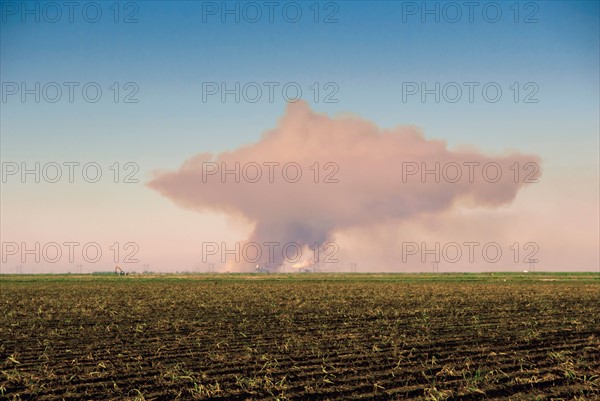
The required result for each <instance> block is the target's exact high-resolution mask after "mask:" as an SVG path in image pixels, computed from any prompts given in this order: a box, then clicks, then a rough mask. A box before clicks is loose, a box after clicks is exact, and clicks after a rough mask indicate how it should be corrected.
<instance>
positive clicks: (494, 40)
mask: <svg viewBox="0 0 600 401" xmlns="http://www.w3.org/2000/svg"><path fill="white" fill-rule="evenodd" d="M49 3H52V2H36V1H30V2H25V3H23V2H11V1H4V0H2V1H0V4H1V6H2V8H1V9H0V10H1V11H2V23H1V25H0V59H1V65H0V75H1V81H2V83H3V85H4V84H5V83H7V82H16V83H19V84H20V83H22V82H25V83H26V84H27V85H28V86H32V85H33V84H34V83H35V82H40V83H41V85H44V84H45V83H48V82H58V83H63V82H73V81H74V82H80V83H81V84H82V85H83V84H84V83H86V82H96V83H98V84H99V85H100V87H101V88H102V89H103V95H102V99H101V100H100V101H99V102H98V103H88V102H85V101H82V98H81V93H80V92H78V91H76V92H75V95H76V99H75V101H74V102H73V103H69V102H68V101H65V100H64V99H65V98H66V95H65V94H63V98H61V100H60V101H59V102H57V103H48V102H44V101H42V102H40V103H35V102H33V101H32V100H31V99H32V97H28V101H27V102H25V103H22V102H20V101H19V97H18V95H16V96H14V95H13V96H11V97H9V98H8V100H7V101H6V102H2V103H1V104H0V105H1V109H2V110H1V112H0V117H1V121H0V128H1V134H2V135H1V148H2V149H1V156H2V160H3V161H28V160H30V161H42V162H43V161H52V160H56V161H64V160H82V161H86V160H98V161H106V162H107V163H110V162H112V161H115V160H118V161H121V162H124V161H134V162H136V163H138V164H139V165H140V167H141V173H140V174H141V175H140V177H141V178H144V177H147V176H149V174H150V172H151V171H153V170H155V169H173V168H177V167H178V166H179V165H180V164H181V163H182V162H183V161H184V160H185V159H187V158H189V157H191V156H193V155H195V154H197V153H200V152H221V151H225V150H232V149H236V148H238V147H240V146H243V145H245V144H248V143H252V142H255V141H257V140H258V139H259V138H260V136H261V134H262V133H263V132H264V131H265V130H267V129H270V128H272V127H274V126H275V125H276V124H277V121H278V119H279V118H280V117H281V116H282V114H283V112H284V110H285V107H286V102H285V100H284V99H283V98H282V96H281V92H280V91H279V90H276V92H275V101H274V102H272V103H271V102H269V101H267V100H266V95H265V93H266V92H264V93H263V95H264V96H263V98H262V99H261V100H260V101H258V102H257V103H249V102H245V101H241V102H240V103H235V102H233V101H232V97H229V98H228V99H229V100H228V101H227V102H226V103H222V102H221V101H220V100H219V97H218V96H213V97H210V98H209V101H208V102H203V101H202V90H203V82H217V83H221V82H226V83H227V85H228V86H233V85H234V83H235V82H240V83H241V85H244V84H245V83H248V82H258V83H261V84H262V83H263V82H279V83H281V85H283V84H285V83H287V82H296V83H298V84H299V85H300V87H301V88H302V89H303V96H302V98H303V99H305V100H306V101H308V103H310V104H311V107H312V108H313V109H314V110H316V111H317V112H322V113H327V114H330V115H341V114H347V113H353V114H356V115H359V116H361V117H362V118H365V119H367V120H370V121H373V122H374V123H376V124H377V125H379V126H380V127H384V128H390V127H394V126H397V125H415V126H418V127H419V128H421V129H422V130H423V131H424V133H425V135H426V137H428V138H438V139H444V140H446V141H447V142H448V144H449V146H451V147H456V146H460V145H470V146H476V147H478V148H480V149H482V150H484V151H486V152H490V153H500V152H503V151H505V150H507V149H518V150H520V151H522V152H524V153H535V154H538V155H539V156H540V157H541V158H542V161H543V164H544V174H545V175H544V177H545V178H547V179H548V180H549V181H548V182H554V181H553V180H560V179H566V178H568V177H572V176H578V177H580V178H581V180H582V181H581V183H582V184H581V185H583V186H591V188H592V189H593V190H594V191H595V192H594V193H595V194H596V195H594V196H595V198H596V199H598V195H597V186H598V184H597V181H598V169H599V153H598V152H599V150H598V149H599V146H600V145H599V131H600V122H599V113H598V110H599V109H600V103H599V96H598V94H599V87H600V83H599V70H600V53H599V52H600V50H599V49H600V41H599V40H600V25H599V21H600V17H599V14H600V11H599V4H600V3H599V2H597V1H582V2H573V1H541V2H519V3H517V6H518V7H517V8H518V10H519V16H518V19H519V22H517V23H515V22H514V18H515V16H514V4H515V2H512V1H511V2H495V3H494V2H480V3H479V6H478V8H477V9H476V10H475V13H474V22H472V23H471V22H469V21H468V18H467V15H466V13H467V9H465V8H464V7H463V8H462V12H463V15H462V17H461V18H460V20H459V21H458V22H456V23H451V22H447V21H444V20H443V18H442V20H441V22H439V23H436V22H435V21H434V17H432V16H428V19H427V21H425V22H422V21H421V20H420V15H406V14H403V10H404V11H406V10H407V8H406V7H412V5H415V4H416V6H417V7H423V4H426V6H427V7H435V4H436V2H426V3H424V2H400V1H368V2H367V1H338V2H326V1H324V2H320V3H318V8H319V11H320V14H319V20H320V21H322V19H323V18H324V17H325V16H326V15H327V14H329V13H331V12H334V15H333V17H334V18H336V19H337V20H338V22H336V23H323V22H319V23H315V22H314V21H313V18H314V14H313V9H311V8H309V7H314V4H315V3H314V2H313V1H299V2H295V3H294V5H296V6H298V7H299V8H301V9H302V12H303V15H302V18H301V19H300V21H299V22H298V23H290V22H287V21H286V20H285V18H283V16H282V13H281V8H282V7H283V6H285V5H286V4H288V3H290V2H277V4H278V8H277V9H276V11H275V14H274V19H275V22H273V23H270V22H269V21H268V20H267V16H266V12H265V10H266V9H265V8H264V2H262V1H259V2H255V3H254V4H258V5H259V6H261V7H262V10H263V16H262V18H261V19H260V20H259V21H258V22H256V23H250V22H247V21H244V19H243V18H241V21H240V22H239V23H236V22H235V21H234V20H233V18H232V17H231V16H229V17H227V18H228V19H227V21H226V22H225V23H223V22H222V21H221V20H220V15H216V16H215V15H206V16H205V17H206V19H207V22H203V3H202V2H200V1H139V2H121V3H120V9H119V10H120V14H119V20H120V21H121V20H122V19H123V18H124V16H125V15H126V14H128V12H130V11H134V16H133V17H134V18H136V19H137V20H138V22H137V23H122V22H119V23H115V22H114V21H113V18H114V14H113V9H111V8H110V7H111V5H112V4H113V2H97V3H94V4H98V5H99V7H100V8H101V10H102V16H101V18H100V19H99V22H97V23H89V22H86V21H85V19H84V18H83V17H82V15H81V10H80V9H77V10H76V11H75V14H74V22H72V23H70V22H69V21H68V20H67V16H66V12H67V11H66V10H65V9H64V8H63V9H62V12H63V15H62V17H61V19H60V21H59V22H57V23H51V22H48V21H45V20H44V18H43V17H44V15H41V21H40V22H39V23H36V22H35V21H33V20H32V18H33V17H32V16H31V15H29V16H27V20H26V21H25V22H23V21H22V20H21V15H20V14H19V12H20V11H21V10H20V9H19V10H17V14H13V13H12V11H14V7H15V6H16V7H17V8H19V7H23V4H26V7H30V8H31V9H34V8H35V7H36V6H37V7H39V8H40V10H42V9H44V7H49V6H48V4H49ZM88 3H90V2H80V4H81V6H83V5H85V4H88ZM207 3H209V4H210V5H211V7H212V5H216V6H217V7H221V4H223V3H222V2H220V1H219V2H204V4H205V5H204V7H206V4H207ZM490 3H493V5H496V6H498V7H499V8H500V9H501V11H502V16H501V17H500V18H499V21H498V22H497V23H490V22H487V21H486V20H485V18H484V16H483V15H482V11H481V9H482V8H483V7H484V6H486V5H487V4H490ZM53 4H61V2H55V3H53ZM132 4H133V5H132ZM236 4H237V6H238V7H244V4H245V3H236V2H227V6H228V7H235V6H236ZM438 4H439V7H441V8H442V7H445V5H446V4H447V3H444V2H440V3H438ZM453 4H458V5H461V4H463V2H455V3H453ZM534 6H535V7H537V8H534ZM133 7H135V8H133ZM403 7H404V8H403ZM511 7H513V8H511ZM9 11H10V12H9ZM219 11H220V10H219ZM530 13H533V14H534V15H533V18H535V19H537V21H538V22H536V23H524V22H523V19H524V18H525V17H526V16H527V15H529V14H530ZM492 15H493V14H492ZM403 17H404V18H405V19H406V22H403ZM442 17H443V15H442ZM114 82H119V83H120V85H121V88H120V91H121V92H120V96H121V97H122V96H123V95H124V94H125V93H127V91H125V90H124V88H122V85H123V84H125V83H127V82H133V83H135V85H137V88H139V91H138V92H137V94H136V95H135V98H136V99H138V100H139V102H138V103H134V104H124V103H122V102H119V103H114V102H113V101H112V100H111V99H112V95H113V93H112V92H111V91H110V89H109V87H110V86H111V85H112V83H114ZM314 82H318V83H319V85H320V90H321V92H320V93H321V96H323V94H324V93H325V92H326V91H325V89H324V88H323V85H325V84H326V83H329V82H332V83H335V85H336V86H337V88H338V89H339V91H338V92H337V94H336V95H335V98H336V99H337V100H338V102H337V103H324V102H323V101H322V100H323V99H322V98H321V99H320V101H318V102H315V101H314V99H312V94H311V91H310V86H311V85H312V84H313V83H314ZM405 82H417V83H421V82H425V83H426V85H428V87H429V86H431V87H433V85H435V83H436V82H440V83H441V85H444V84H446V83H448V82H457V83H459V84H461V85H462V83H463V82H478V83H480V86H479V89H476V91H475V101H474V102H473V103H470V102H468V101H466V100H465V99H466V91H465V90H463V98H462V99H461V100H460V101H458V102H457V103H449V102H445V101H441V102H440V103H435V102H434V101H433V98H432V97H431V96H430V97H428V98H427V99H428V100H427V102H425V103H422V102H421V101H420V98H419V96H413V97H410V98H409V100H408V101H407V102H403V96H402V88H403V83H405ZM489 82H495V83H497V84H498V85H499V86H500V87H501V88H502V90H503V95H502V98H501V100H500V101H498V102H497V103H490V102H486V101H485V100H484V99H483V98H482V95H481V89H480V88H481V87H482V86H483V85H484V84H486V83H489ZM515 82H517V83H518V84H519V87H520V99H519V102H517V103H515V102H514V101H513V98H512V96H513V92H511V89H510V87H511V85H513V83H515ZM527 83H534V84H535V85H536V87H537V89H538V92H537V94H536V95H535V98H536V99H538V100H539V102H537V103H523V101H522V100H523V96H525V94H526V93H527V90H526V89H525V88H524V87H523V86H524V85H525V84H527ZM463 89H464V87H463ZM3 90H4V87H3ZM3 94H4V93H3ZM5 188H12V187H10V186H8V185H7V186H6V187H5ZM12 190H13V194H15V195H8V196H7V195H4V196H3V199H4V200H3V213H4V211H5V210H8V209H7V208H9V207H10V205H13V204H15V203H18V202H20V201H22V198H23V197H24V196H25V195H24V194H25V192H21V191H25V190H24V189H22V188H12ZM27 191H30V189H28V190H27ZM39 191H42V190H41V189H40V190H39ZM134 192H135V194H133V195H132V194H129V195H128V199H131V200H130V201H126V202H129V203H128V205H129V206H128V207H131V208H135V205H136V204H139V203H140V202H141V203H144V202H148V204H150V203H152V202H155V201H156V197H157V195H156V194H155V193H153V192H152V191H150V190H149V189H148V188H145V187H144V186H143V185H140V186H139V187H136V189H135V191H134ZM563 192H564V191H563ZM17 194H20V195H17ZM35 194H37V195H35ZM27 196H30V197H35V196H38V197H41V198H43V191H42V192H34V193H33V192H32V193H30V192H27ZM94 196H96V197H100V198H101V197H102V196H106V197H110V196H112V197H115V196H116V195H115V193H108V194H107V195H102V194H100V193H97V194H95V195H94ZM586 196H588V195H586ZM95 199H97V198H95ZM82 213H83V212H82ZM5 227H8V226H5Z"/></svg>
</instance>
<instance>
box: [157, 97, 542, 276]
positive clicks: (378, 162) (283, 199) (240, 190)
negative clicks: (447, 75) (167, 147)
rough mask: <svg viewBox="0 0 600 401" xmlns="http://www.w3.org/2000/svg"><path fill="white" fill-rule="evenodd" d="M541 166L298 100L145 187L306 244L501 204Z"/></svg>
mask: <svg viewBox="0 0 600 401" xmlns="http://www.w3.org/2000/svg"><path fill="white" fill-rule="evenodd" d="M236 163H239V164H236ZM315 163H316V164H315ZM436 163H437V164H436ZM539 163H540V159H539V157H538V156H535V155H525V154H521V153H518V152H511V153H507V154H503V155H501V156H495V157H494V156H488V155H485V154H482V153H481V152H478V151H476V150H449V149H448V148H447V145H446V143H445V141H442V140H431V139H429V140H428V139H426V138H425V137H424V135H423V134H422V133H421V132H420V131H419V130H418V129H417V128H415V127H411V126H400V127H395V128H393V129H380V128H378V127H377V126H376V125H374V124H373V123H370V122H368V121H365V120H363V119H361V118H359V117H354V116H351V117H349V116H346V117H340V118H330V117H328V116H326V115H321V114H317V113H315V112H313V111H311V110H310V107H309V106H308V105H307V104H306V103H304V102H298V103H292V104H289V105H288V107H287V111H286V114H285V115H284V116H283V118H282V119H281V120H280V122H279V124H278V126H277V127H276V128H274V129H272V130H269V131H267V132H266V133H264V134H263V136H262V138H261V139H260V140H259V141H258V142H256V143H254V144H250V145H247V146H242V147H240V148H238V149H236V150H234V151H231V152H223V153H220V154H217V155H214V156H213V155H212V154H210V153H201V154H198V155H196V156H194V157H192V158H191V159H189V160H187V161H186V162H185V163H183V165H182V166H181V168H180V169H179V170H178V171H173V172H160V173H156V176H155V177H154V178H153V179H152V180H151V181H150V182H149V183H148V185H149V186H150V187H151V188H153V189H155V190H157V191H158V192H160V193H161V194H162V195H164V196H165V197H167V198H169V199H171V200H172V201H173V202H175V203H176V204H177V205H179V206H181V207H184V208H188V209H193V210H198V211H205V210H211V211H217V212H223V213H226V214H229V215H241V216H243V217H245V218H246V219H248V220H249V221H250V222H252V223H253V224H254V230H253V232H252V234H251V236H250V238H248V239H247V241H248V242H255V243H257V244H264V243H266V242H277V243H280V244H285V243H292V242H294V243H297V244H299V245H300V246H302V247H309V246H311V245H312V244H315V243H317V244H323V243H325V242H326V241H330V240H332V238H333V235H334V233H335V232H337V231H343V230H345V229H356V228H360V227H361V226H364V227H367V226H371V225H377V224H382V223H389V222H393V221H400V222H403V221H410V220H412V219H418V218H419V217H422V216H427V215H435V214H439V213H442V212H444V211H447V210H449V209H451V208H452V207H453V206H455V205H457V204H462V205H467V206H472V207H488V208H494V207H498V206H501V205H505V204H509V203H510V202H512V200H513V199H514V198H515V196H516V194H517V192H518V190H519V189H520V188H521V187H523V186H524V185H526V183H527V182H531V181H533V180H535V179H537V178H539V175H540V171H539V169H538V168H537V166H539ZM424 170H425V175H422V174H423V171H424ZM427 171H429V172H427ZM459 172H460V174H461V175H460V177H459V176H458V173H459ZM259 173H260V175H259ZM298 173H301V175H300V176H299V174H298ZM498 173H501V176H498ZM275 257H276V258H278V260H276V261H275V262H276V264H277V263H281V261H282V258H281V255H280V254H276V255H275ZM248 265H251V264H248Z"/></svg>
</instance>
